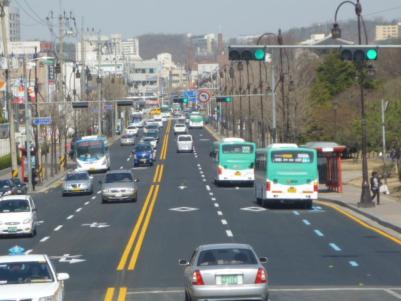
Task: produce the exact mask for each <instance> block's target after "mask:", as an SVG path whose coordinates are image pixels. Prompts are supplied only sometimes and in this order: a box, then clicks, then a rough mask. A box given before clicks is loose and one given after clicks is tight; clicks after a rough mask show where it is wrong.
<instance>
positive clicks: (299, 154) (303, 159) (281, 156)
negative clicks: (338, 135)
mask: <svg viewBox="0 0 401 301" xmlns="http://www.w3.org/2000/svg"><path fill="white" fill-rule="evenodd" d="M271 156H272V162H273V163H301V164H302V163H312V162H313V153H312V152H307V151H291V150H289V151H287V150H280V151H274V152H272V154H271Z"/></svg>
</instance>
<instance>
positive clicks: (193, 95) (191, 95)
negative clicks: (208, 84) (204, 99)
mask: <svg viewBox="0 0 401 301" xmlns="http://www.w3.org/2000/svg"><path fill="white" fill-rule="evenodd" d="M184 96H185V97H186V98H188V100H189V101H191V102H196V100H197V97H198V91H197V90H187V91H185V92H184Z"/></svg>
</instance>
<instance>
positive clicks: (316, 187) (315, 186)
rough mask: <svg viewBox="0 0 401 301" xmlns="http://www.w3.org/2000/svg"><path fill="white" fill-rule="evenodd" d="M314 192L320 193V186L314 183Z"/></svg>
mask: <svg viewBox="0 0 401 301" xmlns="http://www.w3.org/2000/svg"><path fill="white" fill-rule="evenodd" d="M313 191H314V192H318V191H319V184H318V183H314V184H313Z"/></svg>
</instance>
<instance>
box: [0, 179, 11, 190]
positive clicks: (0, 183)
mask: <svg viewBox="0 0 401 301" xmlns="http://www.w3.org/2000/svg"><path fill="white" fill-rule="evenodd" d="M9 187H10V181H8V180H0V189H3V188H9Z"/></svg>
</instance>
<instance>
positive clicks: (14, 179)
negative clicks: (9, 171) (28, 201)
mask: <svg viewBox="0 0 401 301" xmlns="http://www.w3.org/2000/svg"><path fill="white" fill-rule="evenodd" d="M12 181H13V183H14V185H17V186H19V185H22V182H21V180H20V179H18V178H13V179H12Z"/></svg>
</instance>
